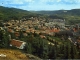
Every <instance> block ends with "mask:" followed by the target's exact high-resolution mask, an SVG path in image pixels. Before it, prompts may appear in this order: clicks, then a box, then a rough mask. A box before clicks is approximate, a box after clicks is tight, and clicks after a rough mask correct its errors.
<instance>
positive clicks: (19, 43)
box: [10, 39, 26, 49]
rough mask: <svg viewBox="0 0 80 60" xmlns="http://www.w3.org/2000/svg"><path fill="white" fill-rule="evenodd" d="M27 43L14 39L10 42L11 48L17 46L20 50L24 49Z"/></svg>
mask: <svg viewBox="0 0 80 60" xmlns="http://www.w3.org/2000/svg"><path fill="white" fill-rule="evenodd" d="M25 44H26V42H24V41H20V40H16V39H12V40H11V41H10V46H15V47H17V48H19V49H24V47H25Z"/></svg>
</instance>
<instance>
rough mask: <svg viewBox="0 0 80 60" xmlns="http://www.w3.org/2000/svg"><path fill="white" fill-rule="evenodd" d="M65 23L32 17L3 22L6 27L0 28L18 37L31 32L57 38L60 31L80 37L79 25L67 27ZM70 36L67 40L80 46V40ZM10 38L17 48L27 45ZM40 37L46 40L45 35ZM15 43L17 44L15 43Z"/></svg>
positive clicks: (60, 20) (63, 21) (58, 20)
mask: <svg viewBox="0 0 80 60" xmlns="http://www.w3.org/2000/svg"><path fill="white" fill-rule="evenodd" d="M65 22H66V21H65V19H64V20H62V19H49V20H48V21H47V22H46V19H45V18H37V17H31V18H29V19H28V20H27V19H25V18H24V19H22V20H9V21H7V22H3V23H2V24H3V25H4V27H0V28H1V29H3V30H7V31H8V32H10V33H14V34H15V36H16V37H18V36H20V34H19V32H20V31H23V33H22V34H23V35H24V36H27V33H30V32H31V33H36V34H40V33H42V34H47V35H50V36H55V33H58V32H60V31H69V32H72V35H76V36H78V37H79V36H80V33H79V30H80V27H79V25H74V26H73V25H72V26H69V25H66V24H65ZM67 33H68V32H67ZM63 34H65V33H63ZM69 35H70V34H68V37H67V38H69V40H70V41H71V42H73V43H74V44H75V43H78V44H80V40H74V38H73V37H71V35H70V36H69ZM9 37H10V39H11V40H12V41H11V44H12V45H15V46H16V45H17V44H19V45H18V46H17V48H20V49H23V47H21V44H22V46H25V44H26V43H25V42H24V43H23V42H18V41H17V40H16V39H14V38H12V36H11V35H9ZM40 37H41V38H46V36H45V35H40ZM14 41H15V42H16V43H14ZM49 43H50V42H49ZM12 45H10V46H12ZM79 47H80V46H79Z"/></svg>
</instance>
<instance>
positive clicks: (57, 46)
mask: <svg viewBox="0 0 80 60" xmlns="http://www.w3.org/2000/svg"><path fill="white" fill-rule="evenodd" d="M19 33H20V36H18V37H16V36H15V35H14V34H13V33H9V32H7V30H6V32H5V31H3V30H0V36H1V38H0V48H1V49H2V48H7V49H17V48H16V47H15V46H13V47H11V46H10V45H9V44H10V38H9V34H11V35H12V38H14V39H18V40H21V41H25V42H26V46H25V48H24V49H23V50H22V52H25V53H29V54H33V55H35V56H38V57H40V58H42V59H80V48H78V45H77V46H76V45H74V44H73V43H72V42H70V41H69V40H68V39H66V38H67V36H65V39H63V40H62V39H61V38H59V37H58V35H56V36H49V35H45V36H46V38H41V37H40V35H42V34H39V35H38V34H36V33H27V36H24V35H23V34H22V31H20V32H19ZM60 36H61V35H60Z"/></svg>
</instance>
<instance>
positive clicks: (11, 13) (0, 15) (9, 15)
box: [0, 6, 38, 20]
mask: <svg viewBox="0 0 80 60" xmlns="http://www.w3.org/2000/svg"><path fill="white" fill-rule="evenodd" d="M31 16H38V15H37V14H35V13H31V12H30V11H27V10H21V9H17V8H9V7H3V6H0V20H11V19H14V20H18V19H22V18H25V17H27V18H28V17H31Z"/></svg>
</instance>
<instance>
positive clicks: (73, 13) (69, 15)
mask: <svg viewBox="0 0 80 60" xmlns="http://www.w3.org/2000/svg"><path fill="white" fill-rule="evenodd" d="M33 12H34V13H38V14H45V15H46V16H47V18H52V19H65V20H66V24H71V25H73V24H76V23H80V9H72V10H56V11H33Z"/></svg>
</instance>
